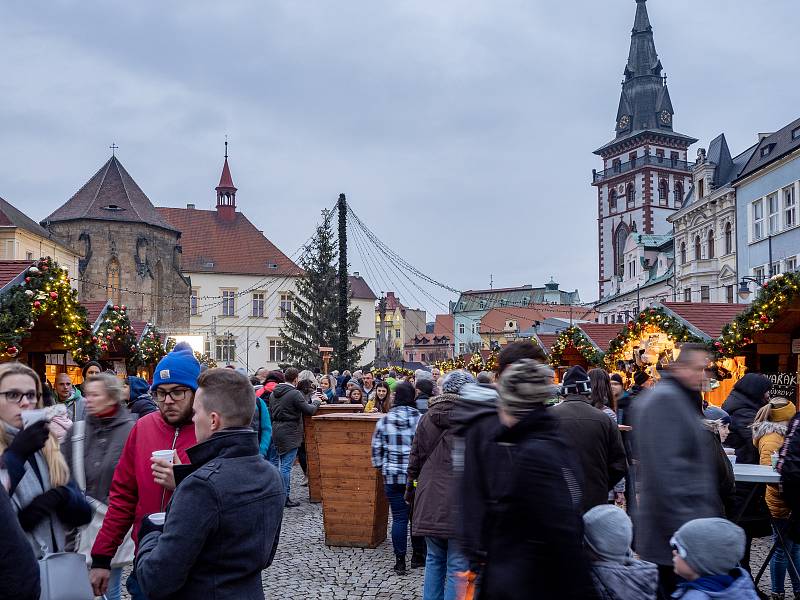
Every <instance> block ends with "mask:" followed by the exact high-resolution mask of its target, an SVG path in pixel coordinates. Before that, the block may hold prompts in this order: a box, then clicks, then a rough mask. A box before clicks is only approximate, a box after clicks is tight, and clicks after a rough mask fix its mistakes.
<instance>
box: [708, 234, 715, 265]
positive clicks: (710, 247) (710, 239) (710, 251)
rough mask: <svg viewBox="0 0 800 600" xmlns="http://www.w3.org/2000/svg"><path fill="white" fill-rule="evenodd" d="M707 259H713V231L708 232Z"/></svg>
mask: <svg viewBox="0 0 800 600" xmlns="http://www.w3.org/2000/svg"><path fill="white" fill-rule="evenodd" d="M708 258H714V231H713V230H711V231H709V232H708Z"/></svg>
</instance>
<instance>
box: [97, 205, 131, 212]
mask: <svg viewBox="0 0 800 600" xmlns="http://www.w3.org/2000/svg"><path fill="white" fill-rule="evenodd" d="M100 208H102V209H103V210H110V211H114V212H120V211H123V210H125V209H124V208H122V207H121V206H119V205H117V204H107V205H106V206H101V207H100Z"/></svg>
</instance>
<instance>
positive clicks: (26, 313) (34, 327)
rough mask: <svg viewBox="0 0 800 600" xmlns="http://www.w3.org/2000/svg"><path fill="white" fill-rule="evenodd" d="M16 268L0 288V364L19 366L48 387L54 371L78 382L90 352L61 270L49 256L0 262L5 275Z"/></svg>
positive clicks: (85, 327) (86, 328)
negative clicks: (14, 362)
mask: <svg viewBox="0 0 800 600" xmlns="http://www.w3.org/2000/svg"><path fill="white" fill-rule="evenodd" d="M16 268H19V271H18V274H17V275H16V276H14V277H12V278H7V281H5V285H3V287H2V288H0V361H9V360H15V359H16V360H19V361H21V362H24V363H26V364H27V365H29V366H30V367H32V368H33V369H34V370H35V371H36V372H37V373H39V375H40V376H41V377H42V378H43V379H44V378H46V379H47V380H48V381H50V383H51V384H54V383H55V376H56V375H57V374H58V373H64V372H66V373H68V374H70V377H73V378H74V379H73V380H75V379H79V378H80V366H81V365H82V364H84V363H86V362H87V361H89V360H91V359H93V358H95V355H96V348H95V345H94V342H93V337H92V331H91V327H90V325H89V322H88V321H87V313H86V308H84V307H83V306H81V304H80V303H79V302H78V299H77V296H78V292H77V290H75V289H73V288H72V286H71V284H70V281H69V276H68V274H67V272H66V271H65V270H64V269H62V268H61V267H60V266H59V265H58V263H56V262H55V261H54V260H52V259H51V258H49V257H46V258H42V259H40V260H38V261H36V262H34V263H33V264H31V262H29V261H4V269H5V273H6V275H8V271H9V270H14V269H16Z"/></svg>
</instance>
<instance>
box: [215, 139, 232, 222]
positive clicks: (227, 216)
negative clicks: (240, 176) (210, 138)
mask: <svg viewBox="0 0 800 600" xmlns="http://www.w3.org/2000/svg"><path fill="white" fill-rule="evenodd" d="M226 137H227V136H226ZM217 214H218V215H219V217H220V218H221V219H222V220H223V221H228V222H230V221H234V220H235V219H236V186H235V185H233V177H231V168H230V167H229V166H228V140H227V139H226V140H225V163H224V164H223V165H222V175H220V178H219V185H218V186H217Z"/></svg>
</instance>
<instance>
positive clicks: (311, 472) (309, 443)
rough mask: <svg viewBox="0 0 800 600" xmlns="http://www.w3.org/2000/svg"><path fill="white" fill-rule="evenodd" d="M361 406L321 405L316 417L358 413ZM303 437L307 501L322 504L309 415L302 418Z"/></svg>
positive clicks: (314, 440) (315, 442) (316, 450)
mask: <svg viewBox="0 0 800 600" xmlns="http://www.w3.org/2000/svg"><path fill="white" fill-rule="evenodd" d="M362 410H363V406H362V405H361V404H323V405H322V406H320V407H319V408H318V409H317V415H329V414H341V413H351V414H352V413H360V412H361V411H362ZM303 435H304V439H305V442H306V463H307V465H308V501H309V502H314V503H317V502H322V487H321V485H322V484H321V482H320V478H319V451H318V449H317V440H316V438H315V436H314V421H313V420H312V419H311V417H310V416H309V415H304V416H303Z"/></svg>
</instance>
